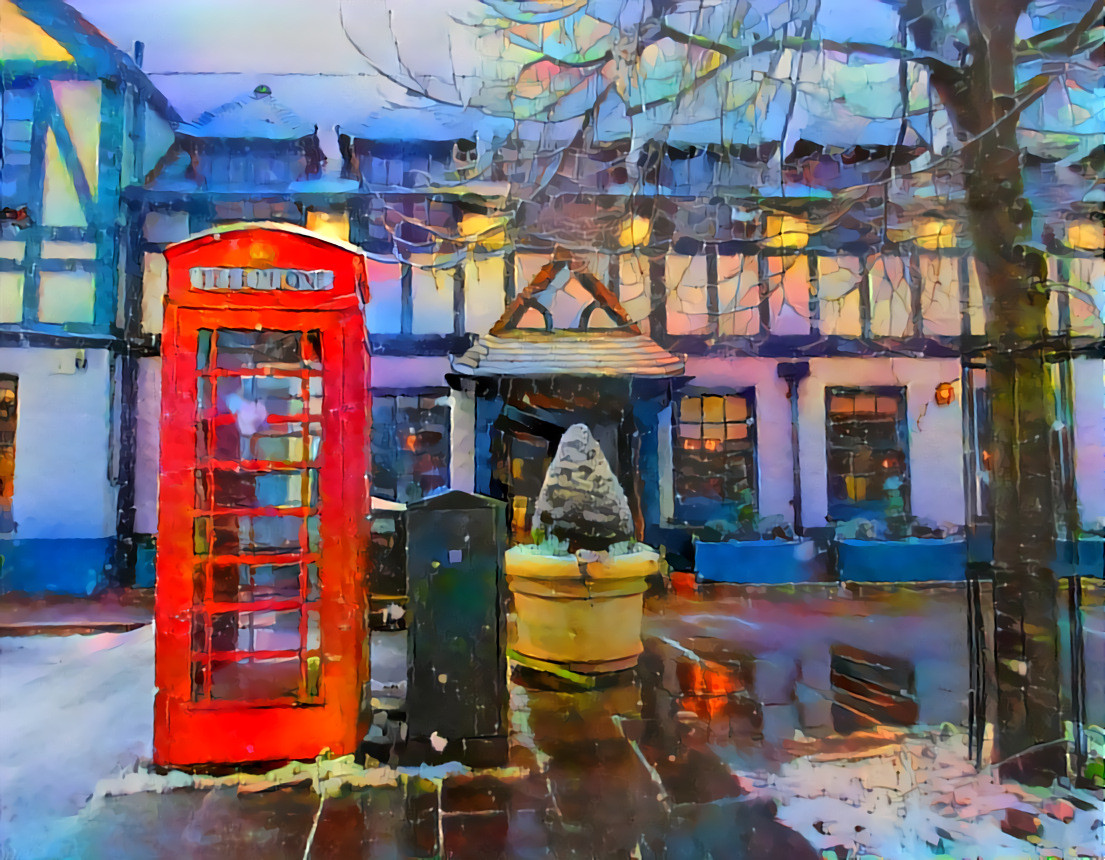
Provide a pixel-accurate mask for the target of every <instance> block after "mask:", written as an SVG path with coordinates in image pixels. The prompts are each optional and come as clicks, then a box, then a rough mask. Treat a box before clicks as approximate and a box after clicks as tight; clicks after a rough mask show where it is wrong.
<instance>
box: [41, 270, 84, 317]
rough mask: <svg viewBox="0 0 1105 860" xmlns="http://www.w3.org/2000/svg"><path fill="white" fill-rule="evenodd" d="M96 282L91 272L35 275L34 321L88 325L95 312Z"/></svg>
mask: <svg viewBox="0 0 1105 860" xmlns="http://www.w3.org/2000/svg"><path fill="white" fill-rule="evenodd" d="M95 305H96V280H95V277H94V276H93V275H92V273H91V272H43V273H42V274H40V275H39V287H38V318H39V320H40V321H41V322H44V323H91V322H93V321H94V319H95V312H96V307H95Z"/></svg>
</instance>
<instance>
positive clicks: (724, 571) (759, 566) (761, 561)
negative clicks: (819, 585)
mask: <svg viewBox="0 0 1105 860" xmlns="http://www.w3.org/2000/svg"><path fill="white" fill-rule="evenodd" d="M816 554H817V551H816V547H815V546H814V544H813V542H812V541H810V540H809V539H806V538H802V539H799V540H729V541H716V542H715V541H696V542H695V545H694V570H695V578H696V579H697V580H698V581H699V582H732V583H741V584H747V585H753V584H755V585H785V584H788V583H792V582H810V581H811V580H812V579H813V578H814V575H815V572H814V566H813V559H814V557H815V556H816Z"/></svg>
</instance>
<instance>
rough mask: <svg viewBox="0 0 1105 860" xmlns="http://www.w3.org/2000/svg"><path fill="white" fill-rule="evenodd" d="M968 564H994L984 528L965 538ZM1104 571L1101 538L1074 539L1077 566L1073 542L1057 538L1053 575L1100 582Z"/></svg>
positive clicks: (1104, 552) (1104, 542)
mask: <svg viewBox="0 0 1105 860" xmlns="http://www.w3.org/2000/svg"><path fill="white" fill-rule="evenodd" d="M968 540H969V541H970V546H971V561H973V562H978V563H982V564H989V563H990V562H992V561H993V560H994V551H993V543H992V541H993V535H992V533H991V529H990V527H989V526H987V525H978V526H975V527H974V528H973V529H972V530H971V532H970V537H969V538H968ZM1103 570H1105V536H1103V535H1098V534H1084V535H1081V536H1080V537H1079V538H1078V564H1077V565H1075V563H1074V542H1073V541H1072V540H1071V539H1070V538H1059V539H1058V540H1057V541H1056V542H1055V573H1056V575H1058V576H1060V577H1064V576H1074V575H1077V576H1093V577H1097V578H1098V579H1100V578H1101V577H1102V575H1103V574H1102V571H1103Z"/></svg>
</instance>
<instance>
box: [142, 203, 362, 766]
mask: <svg viewBox="0 0 1105 860" xmlns="http://www.w3.org/2000/svg"><path fill="white" fill-rule="evenodd" d="M165 257H166V260H167V261H168V270H169V283H168V298H167V303H166V313H165V326H164V334H163V337H162V362H163V370H162V406H161V484H160V497H159V524H158V554H157V608H156V617H157V657H156V678H157V688H158V689H157V699H156V705H155V719H154V759H155V760H156V761H157V762H158V763H159V764H162V765H173V766H178V767H181V766H195V765H202V764H207V763H236V762H247V761H276V760H289V759H311V758H314V757H315V756H316V755H318V754H319V752H320V751H322V750H323V749H325V748H329V749H330V750H331V752H332V753H333V754H335V755H343V754H347V753H350V752H353V751H354V749H355V747H356V745H357V743H358V742H359V741H360V739H361V738H362V737H363V736H364V729H365V728H366V727H365V725H364V724H363V722H362V715H363V708H362V691H363V689H364V688H365V685H366V684H367V681H368V666H367V649H366V648H365V647H364V630H365V623H364V618H365V604H364V600H365V597H364V595H365V587H364V582H363V578H364V576H365V549H366V547H365V543H364V536H363V529H362V524H363V523H364V521H365V512H366V507H367V498H368V490H367V485H366V466H367V455H366V451H367V446H368V420H369V419H368V416H369V414H370V413H369V408H368V407H369V403H368V369H369V368H368V355H367V350H366V348H365V333H364V316H363V313H362V307H363V304H362V303H363V302H364V301H365V300H366V299H367V291H368V278H367V269H366V264H365V258H364V257H363V256H362V255H361V253H360V251H359V249H357V248H356V247H354V246H352V245H349V244H347V243H344V242H336V241H333V240H329V239H327V238H325V237H322V236H318V235H316V234H314V233H310V232H308V231H306V230H303V229H301V228H298V227H293V226H288V225H278V224H263V225H260V224H245V225H241V224H240V225H233V226H228V227H223V228H216V229H215V230H212V231H209V232H207V233H204V234H200V235H197V236H194V237H192V238H190V239H188V240H186V241H184V242H180V243H178V244H175V245H172V246H170V247H168V248H166V250H165Z"/></svg>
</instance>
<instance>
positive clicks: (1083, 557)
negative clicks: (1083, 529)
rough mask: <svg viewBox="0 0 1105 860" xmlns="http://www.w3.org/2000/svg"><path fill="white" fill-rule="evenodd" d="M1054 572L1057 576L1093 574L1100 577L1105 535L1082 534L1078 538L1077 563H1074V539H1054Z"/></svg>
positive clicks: (1104, 560)
mask: <svg viewBox="0 0 1105 860" xmlns="http://www.w3.org/2000/svg"><path fill="white" fill-rule="evenodd" d="M1055 556H1056V565H1055V572H1056V573H1057V574H1059V576H1072V575H1077V576H1093V577H1096V578H1098V579H1101V578H1102V576H1103V575H1105V537H1102V536H1101V535H1082V536H1081V537H1080V538H1078V563H1077V564H1075V563H1074V541H1072V540H1071V539H1070V538H1065V539H1060V540H1058V541H1056V546H1055Z"/></svg>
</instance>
